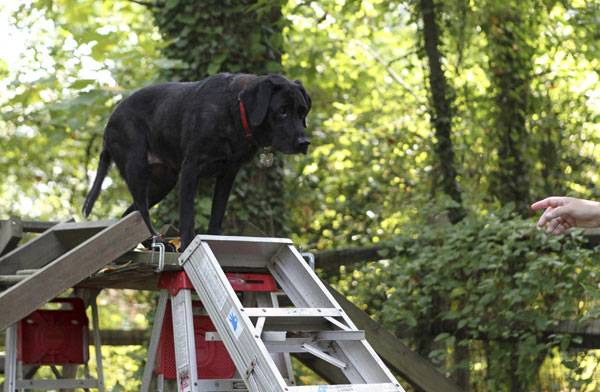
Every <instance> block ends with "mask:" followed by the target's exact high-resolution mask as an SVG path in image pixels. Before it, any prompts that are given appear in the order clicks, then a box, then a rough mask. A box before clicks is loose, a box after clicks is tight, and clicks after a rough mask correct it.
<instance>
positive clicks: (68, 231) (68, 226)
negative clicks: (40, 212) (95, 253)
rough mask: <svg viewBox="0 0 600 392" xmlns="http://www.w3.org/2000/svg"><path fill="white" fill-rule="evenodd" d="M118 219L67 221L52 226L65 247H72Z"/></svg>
mask: <svg viewBox="0 0 600 392" xmlns="http://www.w3.org/2000/svg"><path fill="white" fill-rule="evenodd" d="M117 221H118V219H106V220H99V221H88V222H68V223H64V224H61V225H60V226H54V227H53V228H52V230H53V231H54V232H56V236H57V238H58V239H59V240H60V241H61V242H62V243H63V245H64V246H65V247H66V248H67V249H73V248H74V247H76V246H77V245H79V244H81V243H82V242H83V241H85V240H87V239H88V238H90V237H91V236H93V235H94V234H96V233H98V232H99V231H101V230H104V229H106V228H107V227H109V226H111V225H113V224H115V223H116V222H117Z"/></svg>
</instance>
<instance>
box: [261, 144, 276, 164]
mask: <svg viewBox="0 0 600 392" xmlns="http://www.w3.org/2000/svg"><path fill="white" fill-rule="evenodd" d="M260 164H261V166H262V167H271V166H273V153H272V152H271V150H270V149H268V148H265V149H264V151H263V152H262V153H261V154H260Z"/></svg>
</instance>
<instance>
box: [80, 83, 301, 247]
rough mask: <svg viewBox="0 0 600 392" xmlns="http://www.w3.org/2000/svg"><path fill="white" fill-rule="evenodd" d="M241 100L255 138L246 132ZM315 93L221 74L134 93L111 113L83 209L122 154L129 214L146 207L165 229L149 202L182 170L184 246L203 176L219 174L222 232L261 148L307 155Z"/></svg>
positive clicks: (217, 223) (216, 203)
mask: <svg viewBox="0 0 600 392" xmlns="http://www.w3.org/2000/svg"><path fill="white" fill-rule="evenodd" d="M238 97H239V99H241V101H242V102H243V104H244V106H245V111H246V116H247V119H248V124H249V126H250V130H251V131H252V133H253V136H252V139H253V140H249V138H248V137H247V136H246V134H245V131H244V128H243V125H242V120H241V115H240V105H239V101H238ZM310 107H311V99H310V97H309V96H308V94H307V93H306V90H305V89H304V87H303V86H302V84H301V83H300V81H294V82H292V81H290V80H289V79H287V78H285V77H284V76H281V75H276V74H271V75H267V76H254V75H246V74H226V73H223V74H218V75H214V76H210V77H208V78H206V79H204V80H201V81H199V82H192V83H163V84H159V85H155V86H150V87H145V88H142V89H140V90H139V91H137V92H135V93H134V94H132V95H131V96H129V97H127V98H126V99H124V100H123V102H121V103H120V104H119V106H118V107H117V108H116V109H115V111H114V113H113V114H112V115H111V117H110V119H109V121H108V125H107V126H106V129H105V131H104V145H103V149H102V152H101V153H100V161H99V164H98V170H97V173H96V179H95V180H94V184H93V185H92V188H91V190H90V192H89V194H88V196H87V198H86V200H85V204H84V206H83V209H82V212H83V215H84V216H86V217H87V216H88V215H89V213H90V212H91V210H92V207H93V205H94V202H95V201H96V199H97V198H98V195H99V193H100V190H101V186H102V181H103V180H104V177H105V176H106V174H107V172H108V168H109V166H110V163H111V161H114V162H115V164H116V166H117V168H118V169H119V172H120V173H121V176H122V177H123V178H124V179H125V182H126V183H127V186H128V187H129V190H130V192H131V195H132V196H133V204H132V205H131V206H130V207H129V208H128V209H127V211H126V212H125V213H124V214H123V216H125V215H127V214H128V213H130V212H132V211H136V210H137V211H139V212H140V214H141V215H142V218H143V219H144V222H145V223H146V225H147V226H148V228H149V229H150V233H151V234H152V235H157V233H156V231H155V230H154V228H153V226H152V223H151V222H150V215H149V212H148V209H149V208H150V207H152V206H153V205H155V204H157V203H158V202H159V201H160V200H162V199H163V198H164V197H165V196H166V195H167V194H168V193H169V192H170V191H171V190H172V189H173V188H174V187H175V184H176V182H177V178H178V175H179V174H181V175H180V179H179V181H180V184H179V214H180V231H181V247H180V250H183V249H185V248H186V247H187V246H188V245H189V244H190V242H191V241H192V239H193V237H194V196H195V193H196V188H197V184H198V180H199V179H200V178H206V177H216V185H215V189H214V195H213V202H212V209H211V215H210V223H209V226H208V233H209V234H220V232H221V224H222V221H223V216H224V215H225V209H226V206H227V201H228V199H229V195H230V193H231V188H232V186H233V182H234V179H235V176H236V174H237V172H238V170H239V169H240V167H241V166H242V164H244V163H247V162H249V161H250V160H251V159H252V157H254V155H255V154H256V152H257V151H258V149H259V148H260V147H266V146H271V145H272V146H274V147H275V148H276V149H277V150H279V151H281V152H283V153H285V154H298V153H303V154H306V153H307V152H308V146H309V144H310V142H309V139H308V137H307V135H306V130H305V128H306V120H305V119H306V115H307V114H308V111H309V110H310Z"/></svg>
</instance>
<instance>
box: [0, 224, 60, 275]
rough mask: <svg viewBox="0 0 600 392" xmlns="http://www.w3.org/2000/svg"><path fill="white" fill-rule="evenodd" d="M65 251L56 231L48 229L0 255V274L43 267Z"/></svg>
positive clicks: (12, 273)
mask: <svg viewBox="0 0 600 392" xmlns="http://www.w3.org/2000/svg"><path fill="white" fill-rule="evenodd" d="M64 223H66V222H64ZM64 223H61V224H59V225H57V226H60V225H62V224H64ZM65 251H66V248H65V246H64V245H63V243H62V242H60V241H59V239H58V238H57V237H56V232H54V231H53V230H47V231H46V232H44V233H43V234H42V235H40V236H38V237H36V238H34V239H33V240H31V241H29V242H27V243H26V244H24V245H21V246H20V247H18V248H16V249H13V250H12V251H10V252H8V253H7V254H5V255H4V256H2V257H0V274H2V275H14V274H15V273H16V272H17V271H18V270H22V269H34V268H40V267H43V266H44V265H46V264H47V263H49V262H50V261H52V260H54V259H55V258H57V257H58V256H60V255H61V254H63V253H64V252H65Z"/></svg>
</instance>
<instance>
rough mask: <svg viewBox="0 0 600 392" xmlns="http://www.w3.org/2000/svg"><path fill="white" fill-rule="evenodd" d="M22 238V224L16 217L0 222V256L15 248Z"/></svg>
mask: <svg viewBox="0 0 600 392" xmlns="http://www.w3.org/2000/svg"><path fill="white" fill-rule="evenodd" d="M21 238H23V222H21V219H20V218H19V217H18V216H11V217H10V219H7V220H3V221H0V256H1V255H4V254H6V253H8V252H10V251H11V250H13V249H14V248H16V247H17V244H18V243H19V241H21Z"/></svg>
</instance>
